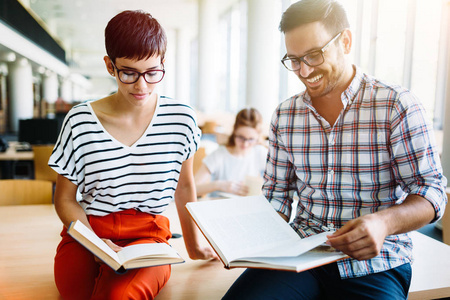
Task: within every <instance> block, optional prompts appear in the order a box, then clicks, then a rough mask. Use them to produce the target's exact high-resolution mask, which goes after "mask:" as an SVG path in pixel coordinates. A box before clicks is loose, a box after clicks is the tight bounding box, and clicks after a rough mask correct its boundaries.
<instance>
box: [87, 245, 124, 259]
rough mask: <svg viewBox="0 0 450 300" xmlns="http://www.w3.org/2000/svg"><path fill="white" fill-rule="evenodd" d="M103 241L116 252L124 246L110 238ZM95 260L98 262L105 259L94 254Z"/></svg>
mask: <svg viewBox="0 0 450 300" xmlns="http://www.w3.org/2000/svg"><path fill="white" fill-rule="evenodd" d="M102 241H104V242H105V243H106V245H108V246H109V247H110V248H111V249H113V250H114V252H119V251H120V250H122V249H123V247H120V246H118V245H116V244H114V243H113V242H112V241H111V240H110V239H102ZM94 258H95V261H96V262H98V263H103V261H102V260H101V259H100V258H98V257H97V256H95V255H94Z"/></svg>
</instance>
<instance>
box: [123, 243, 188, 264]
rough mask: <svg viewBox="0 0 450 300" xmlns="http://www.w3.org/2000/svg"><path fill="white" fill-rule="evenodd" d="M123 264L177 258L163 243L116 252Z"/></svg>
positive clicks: (136, 246)
mask: <svg viewBox="0 0 450 300" xmlns="http://www.w3.org/2000/svg"><path fill="white" fill-rule="evenodd" d="M117 255H118V256H119V258H120V260H121V261H122V263H123V264H125V263H126V262H128V261H130V260H133V259H136V258H145V259H159V258H171V257H172V258H179V257H180V256H179V255H178V253H177V251H176V250H175V249H173V248H172V247H170V246H169V245H167V244H165V243H149V244H136V245H131V246H127V247H125V248H124V249H123V250H121V251H119V252H117Z"/></svg>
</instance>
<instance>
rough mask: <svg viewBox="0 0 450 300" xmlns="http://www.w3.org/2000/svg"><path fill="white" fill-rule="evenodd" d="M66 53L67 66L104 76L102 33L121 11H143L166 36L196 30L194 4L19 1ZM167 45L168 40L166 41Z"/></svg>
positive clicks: (184, 0)
mask: <svg viewBox="0 0 450 300" xmlns="http://www.w3.org/2000/svg"><path fill="white" fill-rule="evenodd" d="M21 2H22V3H23V4H24V6H28V7H29V9H30V10H31V13H35V14H36V15H37V16H38V19H41V20H42V22H43V23H44V26H45V27H47V30H48V31H49V32H50V33H51V34H52V35H54V36H55V37H56V39H58V40H59V41H60V42H61V44H62V46H63V48H65V50H66V57H67V59H68V62H69V66H70V67H71V69H72V70H73V71H75V72H78V73H80V74H83V75H85V76H89V77H97V76H101V74H104V75H105V76H107V74H105V69H104V64H103V56H104V55H105V54H106V52H105V47H104V35H103V33H104V29H105V26H106V24H107V23H108V21H109V20H110V19H111V18H112V17H113V16H115V15H116V14H117V13H119V12H121V11H123V10H135V9H142V10H145V11H147V12H149V13H151V14H152V15H153V17H155V18H156V19H158V21H159V22H160V23H161V24H162V26H163V27H164V28H165V29H166V32H167V33H168V34H170V31H172V30H176V29H179V28H189V29H192V31H193V32H195V30H196V28H197V27H196V26H197V11H198V8H197V0H22V1H21ZM169 43H170V40H169Z"/></svg>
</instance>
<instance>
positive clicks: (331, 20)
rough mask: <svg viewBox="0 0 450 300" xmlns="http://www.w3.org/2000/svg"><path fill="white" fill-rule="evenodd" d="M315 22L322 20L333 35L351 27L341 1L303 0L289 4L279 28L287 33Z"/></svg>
mask: <svg viewBox="0 0 450 300" xmlns="http://www.w3.org/2000/svg"><path fill="white" fill-rule="evenodd" d="M313 22H322V24H323V25H324V26H325V28H326V29H327V31H328V32H329V33H331V34H332V35H334V34H337V33H338V32H341V31H343V30H344V29H345V28H349V27H350V24H349V22H348V19H347V13H346V12H345V9H344V7H343V6H342V4H340V3H339V2H337V1H335V0H302V1H298V2H296V3H294V4H292V5H291V6H289V8H288V9H287V10H286V11H285V12H284V13H283V16H282V17H281V22H280V27H279V29H280V31H281V32H283V33H286V32H288V31H290V30H292V29H294V28H297V27H299V26H301V25H305V24H309V23H313Z"/></svg>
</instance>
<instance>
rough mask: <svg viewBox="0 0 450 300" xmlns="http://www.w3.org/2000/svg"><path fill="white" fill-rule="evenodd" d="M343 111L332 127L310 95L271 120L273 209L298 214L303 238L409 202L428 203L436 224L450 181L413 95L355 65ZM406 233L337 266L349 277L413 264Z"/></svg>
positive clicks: (269, 191) (268, 187) (296, 224)
mask: <svg viewBox="0 0 450 300" xmlns="http://www.w3.org/2000/svg"><path fill="white" fill-rule="evenodd" d="M341 100H342V103H343V106H344V108H343V110H342V111H341V114H340V115H339V117H338V119H337V121H336V123H335V124H334V126H330V124H328V122H327V121H325V119H323V118H322V117H321V116H320V115H319V114H318V113H317V111H316V110H315V109H314V107H313V106H312V103H311V100H310V97H309V95H308V94H307V93H306V92H303V93H300V94H298V95H295V96H293V97H292V98H290V99H288V100H286V101H284V102H283V103H281V104H280V105H279V106H278V107H277V109H276V111H275V113H274V115H273V118H272V122H271V130H270V133H269V140H270V147H269V154H268V162H267V166H266V171H265V180H266V182H265V184H264V187H263V190H264V193H265V196H266V198H267V199H268V200H269V201H270V202H271V203H272V205H273V207H274V208H275V209H276V210H277V211H279V212H281V213H283V214H285V215H287V216H290V215H291V210H292V205H291V204H292V201H293V197H294V194H295V193H296V194H297V195H298V198H299V202H298V206H297V212H296V215H295V219H294V221H293V223H292V224H291V226H292V227H293V228H294V230H296V232H297V233H298V234H299V235H300V236H302V237H303V236H308V235H311V234H315V233H318V232H322V231H324V230H327V229H328V228H340V227H342V226H343V225H344V224H345V223H346V222H347V221H349V220H351V219H354V218H357V217H359V216H362V215H366V214H370V213H374V212H376V211H379V210H381V209H385V208H388V207H390V206H392V205H396V204H399V203H402V202H403V201H404V199H405V198H406V196H407V195H408V194H417V195H420V196H422V197H424V198H425V199H427V200H428V201H429V202H430V203H431V204H432V205H433V207H434V209H435V213H436V215H435V221H436V220H437V219H439V218H440V217H441V216H442V214H443V213H444V210H445V205H446V203H447V197H446V194H445V186H446V184H447V180H446V178H445V177H444V176H443V174H442V167H441V163H440V159H439V155H438V152H437V150H436V145H435V139H434V134H433V130H432V129H431V126H430V124H429V122H427V120H426V116H425V112H424V109H423V107H422V105H421V104H420V103H419V101H418V100H417V99H416V98H415V96H414V95H413V94H411V92H409V91H408V90H406V89H403V88H401V87H399V86H392V85H388V84H386V83H384V82H381V81H378V80H376V79H375V78H373V77H370V76H368V75H366V74H363V73H362V72H361V70H360V69H358V68H356V74H355V77H354V78H353V80H352V82H351V84H350V86H349V87H348V88H347V89H346V90H345V91H344V93H342V95H341ZM411 250H412V243H411V240H410V238H409V237H408V235H407V234H399V235H391V236H388V237H387V238H386V240H385V242H384V245H383V247H382V250H381V253H380V254H379V255H378V256H377V257H375V258H373V259H370V260H365V261H357V260H354V259H350V258H349V259H345V260H342V261H339V262H338V266H339V271H340V274H341V277H342V278H351V277H358V276H364V275H367V274H372V273H376V272H381V271H385V270H388V269H391V268H394V267H397V266H399V265H402V264H404V263H408V262H410V261H411V260H412V253H411Z"/></svg>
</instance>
